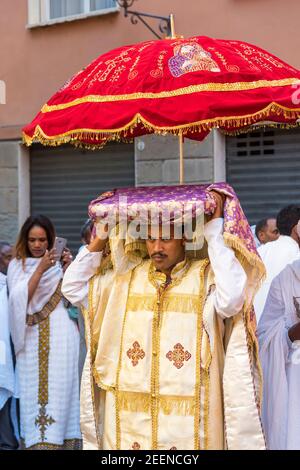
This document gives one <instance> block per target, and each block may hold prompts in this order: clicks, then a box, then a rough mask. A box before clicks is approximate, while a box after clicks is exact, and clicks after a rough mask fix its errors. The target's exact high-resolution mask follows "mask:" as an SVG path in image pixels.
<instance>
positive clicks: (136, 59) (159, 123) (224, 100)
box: [23, 36, 300, 147]
mask: <svg viewBox="0 0 300 470" xmlns="http://www.w3.org/2000/svg"><path fill="white" fill-rule="evenodd" d="M299 85H300V72H299V71H298V70H296V69H295V68H293V67H291V66H289V65H288V64H286V63H284V62H282V61H281V60H279V59H278V58H276V57H275V56H273V55H272V54H269V53H267V52H266V51H264V50H262V49H260V48H258V47H256V46H253V45H250V44H248V43H245V42H240V41H230V40H218V39H212V38H209V37H205V36H199V37H192V38H189V39H184V38H175V39H164V40H161V41H148V42H144V43H139V44H134V45H132V46H126V47H121V48H119V49H116V50H113V51H111V52H108V53H107V54H104V55H101V56H100V57H98V58H97V59H96V60H95V61H94V62H92V63H91V64H90V65H89V66H88V67H86V68H85V69H83V70H82V71H80V72H79V73H78V74H76V75H75V76H74V77H73V78H72V79H71V80H69V81H68V82H67V83H66V84H65V85H64V86H63V87H62V88H61V89H60V90H59V91H58V92H57V93H56V94H55V95H54V96H53V97H52V98H51V99H50V100H49V101H48V102H47V104H45V105H44V106H43V108H42V110H41V112H40V113H39V114H38V115H37V116H36V118H35V119H34V120H33V121H32V123H31V124H29V125H28V126H26V127H25V128H24V129H23V137H24V141H25V143H26V144H27V145H31V144H32V143H33V142H40V143H42V144H44V145H60V144H64V143H71V144H75V145H83V146H86V147H101V146H103V145H104V144H105V143H106V142H108V141H111V140H131V139H132V138H133V137H136V136H139V135H143V134H147V133H157V134H166V133H168V132H170V133H174V134H180V135H182V136H183V137H188V138H191V139H197V140H201V139H203V138H204V137H205V136H206V135H207V133H208V132H209V131H210V130H211V129H212V128H220V129H221V130H224V131H225V132H228V133H235V132H239V131H241V130H243V129H244V130H245V129H247V128H248V127H249V126H251V125H253V124H256V123H262V122H265V121H267V122H268V124H279V123H280V125H283V126H294V125H297V120H298V119H299V118H300V108H299V105H297V104H294V103H293V99H292V96H293V93H295V87H297V86H299ZM297 106H298V107H297Z"/></svg>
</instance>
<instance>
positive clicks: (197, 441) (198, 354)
mask: <svg viewBox="0 0 300 470" xmlns="http://www.w3.org/2000/svg"><path fill="white" fill-rule="evenodd" d="M208 265H209V260H208V259H205V260H203V261H202V263H201V267H200V273H199V274H200V292H199V306H198V319H197V332H196V334H197V352H196V381H195V414H194V449H195V450H199V449H200V448H201V443H200V419H201V416H200V415H201V411H200V407H201V386H202V373H203V371H202V370H201V352H202V339H203V329H204V325H203V308H204V303H205V271H206V268H207V266H208Z"/></svg>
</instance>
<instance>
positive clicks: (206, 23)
mask: <svg viewBox="0 0 300 470" xmlns="http://www.w3.org/2000/svg"><path fill="white" fill-rule="evenodd" d="M0 6H1V10H0V80H4V81H5V83H6V86H7V104H6V105H0V139H9V138H17V137H18V136H19V135H20V128H21V126H23V125H24V124H26V123H27V122H29V121H30V120H31V119H32V118H33V117H34V116H35V114H36V113H37V112H38V111H39V109H40V107H41V105H42V104H43V103H44V102H45V101H46V100H47V99H48V98H49V97H50V96H51V95H52V94H53V93H54V92H55V91H56V90H57V89H58V88H59V87H60V86H61V85H62V84H63V83H64V82H65V81H66V80H67V79H68V78H69V77H70V76H72V75H73V74H74V73H75V72H77V71H78V70H79V69H80V68H82V66H84V65H86V64H88V63H89V62H90V61H91V60H93V59H94V58H95V57H97V56H98V55H99V54H101V53H102V52H105V51H107V50H110V49H112V48H115V47H119V46H121V45H124V44H131V43H134V42H138V41H143V40H147V39H153V36H152V35H151V33H150V32H148V31H147V30H146V29H145V28H144V26H142V25H138V26H133V25H132V24H131V23H130V21H129V19H125V18H124V17H123V14H122V13H117V14H111V15H105V16H97V17H94V18H89V19H84V20H79V21H74V22H69V23H63V24H58V25H54V26H48V27H41V28H35V29H26V24H27V0H1V5H0ZM134 7H135V8H136V9H138V10H140V11H145V12H149V13H151V12H152V13H154V14H160V15H168V14H169V13H171V12H173V13H174V14H175V20H176V30H177V33H178V34H183V35H184V36H186V37H188V36H191V35H207V36H213V37H217V38H230V39H239V40H244V41H248V42H251V43H254V44H257V45H259V46H260V47H262V48H264V49H267V50H269V51H270V52H272V53H274V54H275V55H277V56H278V57H280V58H281V59H283V60H285V61H286V62H289V63H290V64H291V65H293V66H295V67H297V68H300V54H299V48H300V32H299V16H300V2H299V0H288V1H286V2H283V1H282V0H210V1H207V0H206V1H205V0H163V1H162V0H151V1H150V0H139V1H137V2H136V3H135V5H134Z"/></svg>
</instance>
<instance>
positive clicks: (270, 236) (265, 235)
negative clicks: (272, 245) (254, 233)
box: [259, 219, 279, 243]
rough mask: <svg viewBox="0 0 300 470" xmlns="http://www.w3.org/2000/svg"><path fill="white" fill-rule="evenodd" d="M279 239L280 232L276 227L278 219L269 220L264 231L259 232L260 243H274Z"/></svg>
mask: <svg viewBox="0 0 300 470" xmlns="http://www.w3.org/2000/svg"><path fill="white" fill-rule="evenodd" d="M278 237H279V230H278V228H277V226H276V219H268V222H267V225H266V227H265V229H264V230H261V231H260V232H259V241H260V242H261V243H267V242H273V241H274V240H277V238H278Z"/></svg>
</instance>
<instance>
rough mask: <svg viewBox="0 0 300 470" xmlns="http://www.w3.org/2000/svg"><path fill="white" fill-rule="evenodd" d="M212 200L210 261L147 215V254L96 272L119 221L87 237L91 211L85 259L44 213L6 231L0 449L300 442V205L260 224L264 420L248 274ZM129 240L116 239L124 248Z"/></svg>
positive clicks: (284, 445)
mask: <svg viewBox="0 0 300 470" xmlns="http://www.w3.org/2000/svg"><path fill="white" fill-rule="evenodd" d="M214 198H215V201H216V206H217V207H216V210H215V212H214V214H213V215H212V216H211V217H210V218H209V220H208V221H207V222H206V224H205V228H204V237H205V240H206V242H207V246H208V259H209V261H208V259H204V260H203V259H201V260H193V261H191V260H188V259H187V258H186V253H185V240H184V238H181V239H179V240H178V239H175V238H173V237H172V234H171V238H170V239H169V240H166V239H165V238H164V237H163V236H162V233H161V227H160V229H159V231H158V232H157V233H155V234H154V233H152V229H151V227H149V236H148V238H147V240H146V243H145V246H144V248H140V252H142V250H143V249H144V250H145V253H144V255H141V258H140V259H137V257H136V258H133V257H130V256H128V258H126V262H127V265H126V266H125V264H124V263H123V262H122V263H121V262H120V263H119V265H118V261H115V262H116V264H117V265H118V269H119V272H118V273H116V272H115V271H114V270H112V269H108V268H107V269H105V270H104V271H103V270H100V269H99V266H100V265H101V266H102V265H103V260H104V258H105V257H106V253H105V249H106V247H107V241H108V238H110V233H109V232H108V230H107V228H106V227H104V228H103V231H102V233H99V231H98V232H97V234H94V236H93V237H91V233H92V222H91V221H90V220H88V221H87V222H86V223H85V224H84V226H83V228H82V231H81V241H82V247H81V248H80V250H79V253H78V255H77V256H76V258H75V259H74V260H73V256H72V254H71V252H70V250H69V249H68V248H65V249H64V251H63V253H62V256H61V257H60V258H59V259H58V257H57V255H56V251H55V249H54V245H55V237H56V234H55V228H54V226H53V224H52V222H51V221H50V220H49V219H48V218H47V217H45V216H42V215H39V216H31V217H29V218H28V219H27V220H26V222H25V223H24V225H23V226H22V228H21V230H20V233H19V236H18V240H17V242H16V245H15V246H14V247H12V246H11V244H10V243H8V242H0V450H16V449H34V450H35V449H44V450H58V449H70V450H72V449H74V450H75V449H82V448H83V447H84V448H87V449H88V448H98V449H99V448H100V449H123V450H138V449H151V448H152V449H180V450H184V449H194V448H199V446H200V448H208V449H225V448H245V449H251V448H254V449H264V448H268V449H276V450H285V449H300V434H298V427H299V425H300V402H298V400H297V396H298V392H299V391H300V375H299V373H298V366H299V364H300V321H299V319H300V251H299V247H300V207H299V206H296V205H290V206H288V207H285V208H284V209H282V210H281V211H280V212H279V213H278V215H277V217H276V218H275V217H269V218H266V219H264V220H261V221H259V222H258V223H257V224H256V228H255V235H256V241H257V250H258V253H259V255H260V257H261V259H262V261H263V263H264V265H265V268H266V278H265V280H264V281H263V283H262V284H261V286H260V289H259V290H258V292H257V293H256V296H255V299H254V307H255V313H256V320H257V324H258V326H257V331H256V334H257V338H258V341H259V357H260V363H261V365H262V371H263V378H264V380H263V384H264V385H263V400H262V411H261V417H262V425H263V426H262V427H263V429H261V424H260V423H261V421H260V416H259V413H258V411H257V403H256V401H255V397H254V398H253V397H252V395H251V394H253V383H252V381H250V382H251V383H250V382H249V377H251V371H250V370H248V369H247V367H248V366H247V365H245V364H246V362H243V354H245V357H246V356H247V354H248V352H247V345H246V341H245V349H243V347H244V345H243V344H244V343H243V344H242V342H241V341H240V342H237V337H238V335H239V334H240V333H238V332H239V331H240V332H241V331H242V330H241V329H240V330H238V328H242V326H241V325H242V316H240V312H241V311H242V309H243V304H244V302H245V292H246V289H247V274H246V273H245V270H244V269H243V266H242V264H241V262H240V261H239V259H238V257H237V256H236V255H235V252H234V250H233V249H232V248H229V247H228V246H227V245H226V244H225V243H224V238H223V204H224V197H223V196H222V195H220V194H218V193H216V192H215V193H214ZM116 239H117V238H116ZM125 245H126V243H125ZM128 246H129V245H128ZM128 246H127V248H128ZM122 247H123V248H122ZM122 247H121V245H120V243H119V244H118V242H115V246H113V243H112V242H111V244H110V250H111V252H112V253H114V252H115V253H117V257H116V260H118V259H121V258H122V256H123V255H124V259H125V251H126V250H125V251H124V244H123V245H122ZM127 248H126V249H127ZM114 250H115V251H114ZM122 250H123V251H122ZM126 253H127V251H126ZM91 312H92V313H91ZM174 318H175V319H176V320H175V321H174ZM239 321H240V323H239ZM191 332H192V334H191ZM239 338H242V335H240V336H239ZM199 344H200V349H199ZM236 347H238V348H239V361H240V362H239V365H238V366H237V363H235V362H234V361H235V360H236V357H235V356H236V355H235V354H234V351H235V349H234V348H236ZM198 349H199V351H198ZM298 352H299V353H298ZM247 357H248V356H247ZM91 363H92V364H93V370H92V375H93V380H94V382H93V383H91V373H90V372H91V371H90V368H89V367H87V368H85V365H84V364H86V365H87V366H88V365H90V364H91ZM256 366H257V370H259V364H258V363H257V364H252V367H256ZM238 367H241V369H240V370H237V368H238ZM252 372H253V371H252ZM235 381H236V382H235ZM249 383H250V385H251V387H250V388H249ZM80 384H81V397H80ZM236 384H238V387H239V389H240V390H241V391H242V390H243V391H244V392H245V393H242V392H241V394H240V396H239V397H237V393H236V388H235V385H236ZM243 384H244V385H243ZM243 387H244V388H243ZM247 387H248V388H247ZM250 389H251V390H252V391H251V392H250ZM198 397H199V398H198ZM95 403H96V404H97V410H96V411H95V406H96V405H95ZM80 408H81V420H80ZM237 410H239V411H237ZM239 413H240V415H239ZM225 421H226V430H225V426H224V423H225ZM95 423H96V424H95ZM95 429H96V432H94V431H95ZM83 443H84V446H83ZM199 443H201V444H199Z"/></svg>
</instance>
